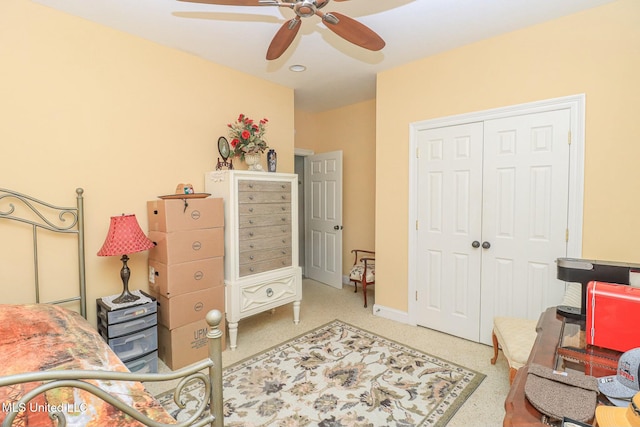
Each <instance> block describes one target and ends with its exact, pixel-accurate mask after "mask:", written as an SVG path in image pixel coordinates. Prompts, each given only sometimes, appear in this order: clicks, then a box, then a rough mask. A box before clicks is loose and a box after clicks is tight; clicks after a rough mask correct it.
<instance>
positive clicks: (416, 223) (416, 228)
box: [416, 219, 418, 230]
mask: <svg viewBox="0 0 640 427" xmlns="http://www.w3.org/2000/svg"><path fill="white" fill-rule="evenodd" d="M417 229H418V220H417V219H416V230H417Z"/></svg>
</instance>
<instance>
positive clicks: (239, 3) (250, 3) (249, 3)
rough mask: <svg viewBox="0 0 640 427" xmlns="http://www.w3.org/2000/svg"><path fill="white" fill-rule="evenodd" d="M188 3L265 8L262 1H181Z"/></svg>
mask: <svg viewBox="0 0 640 427" xmlns="http://www.w3.org/2000/svg"><path fill="white" fill-rule="evenodd" d="M179 1H183V2H186V3H204V4H220V5H223V6H265V4H264V3H260V0H179Z"/></svg>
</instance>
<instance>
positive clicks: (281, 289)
mask: <svg viewBox="0 0 640 427" xmlns="http://www.w3.org/2000/svg"><path fill="white" fill-rule="evenodd" d="M297 296H298V294H297V287H296V280H295V278H294V277H293V276H289V277H283V278H281V279H278V280H273V281H271V282H269V283H257V284H251V285H246V286H242V288H241V289H240V311H242V312H247V311H254V310H258V311H260V310H261V309H265V310H266V309H268V307H269V306H277V305H279V303H281V302H282V301H286V300H292V299H295V298H296V297H297Z"/></svg>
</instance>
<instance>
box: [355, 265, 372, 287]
mask: <svg viewBox="0 0 640 427" xmlns="http://www.w3.org/2000/svg"><path fill="white" fill-rule="evenodd" d="M362 273H364V265H362V264H357V265H354V266H353V268H352V269H351V271H350V272H349V280H355V281H357V282H361V281H362ZM375 280H376V267H375V265H372V264H370V263H369V264H367V283H373V282H375Z"/></svg>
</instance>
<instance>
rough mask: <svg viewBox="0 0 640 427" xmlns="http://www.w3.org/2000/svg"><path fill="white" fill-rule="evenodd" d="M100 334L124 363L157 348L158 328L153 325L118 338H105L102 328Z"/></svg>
mask: <svg viewBox="0 0 640 427" xmlns="http://www.w3.org/2000/svg"><path fill="white" fill-rule="evenodd" d="M100 334H101V335H102V337H103V338H104V339H105V340H106V341H107V343H108V344H109V347H111V348H112V349H113V351H114V352H115V353H116V354H117V355H118V357H119V358H120V360H122V361H123V362H125V363H126V362H128V361H131V360H133V359H136V358H138V357H140V356H143V355H145V354H147V353H150V352H152V351H154V350H157V349H158V328H156V327H155V326H154V327H152V328H149V329H145V330H143V331H139V332H136V333H133V334H130V335H125V336H123V337H118V338H107V337H106V336H105V330H104V329H101V330H100Z"/></svg>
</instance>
